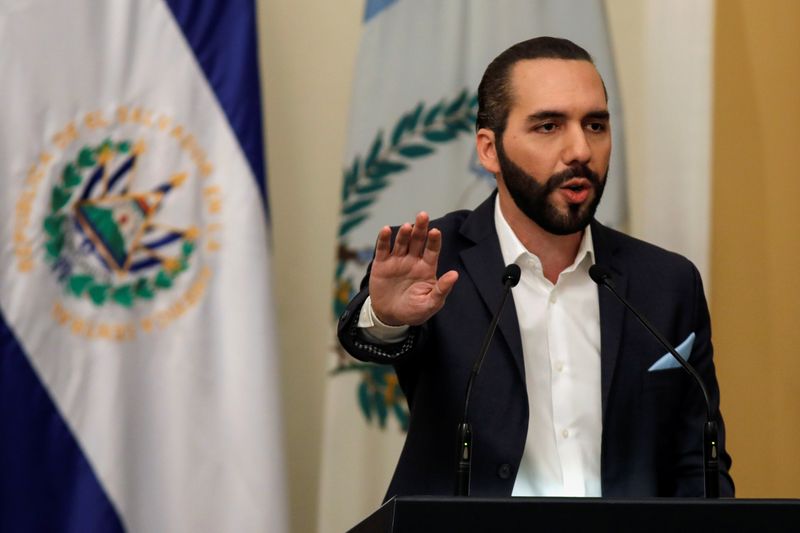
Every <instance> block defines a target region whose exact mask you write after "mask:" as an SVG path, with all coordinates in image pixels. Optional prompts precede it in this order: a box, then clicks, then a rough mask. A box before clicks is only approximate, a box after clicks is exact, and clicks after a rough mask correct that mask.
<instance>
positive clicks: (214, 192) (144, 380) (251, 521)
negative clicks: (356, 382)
mask: <svg viewBox="0 0 800 533" xmlns="http://www.w3.org/2000/svg"><path fill="white" fill-rule="evenodd" d="M0 48H2V50H3V53H2V54H0V78H2V79H3V83H2V84H0V102H2V105H0V185H2V194H0V264H2V270H0V319H1V320H0V530H2V531H76V532H78V531H80V532H83V531H103V532H112V531H143V532H182V531H186V532H202V531H209V532H218V531H270V532H281V531H285V530H286V522H287V517H286V504H285V488H284V473H283V459H282V452H281V436H280V433H279V405H278V392H277V390H276V384H277V371H278V361H277V352H276V346H277V343H276V339H275V327H274V318H275V317H274V310H273V306H272V293H271V288H270V279H271V271H270V252H269V242H268V239H269V232H268V225H267V216H266V214H267V212H266V205H267V203H266V193H265V190H264V156H263V150H262V144H263V139H262V132H261V109H260V89H259V78H258V60H257V49H256V21H255V9H254V5H253V2H251V1H249V0H236V1H230V0H229V1H223V0H218V1H213V0H209V1H206V2H202V3H197V2H190V1H189V0H137V1H134V0H118V1H115V2H95V1H92V0H74V1H72V2H60V1H57V0H42V1H38V2H10V3H9V2H5V3H3V6H2V7H0Z"/></svg>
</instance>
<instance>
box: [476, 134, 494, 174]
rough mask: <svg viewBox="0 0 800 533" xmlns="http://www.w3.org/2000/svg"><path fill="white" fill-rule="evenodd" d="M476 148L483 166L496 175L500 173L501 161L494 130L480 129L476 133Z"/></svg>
mask: <svg viewBox="0 0 800 533" xmlns="http://www.w3.org/2000/svg"><path fill="white" fill-rule="evenodd" d="M475 150H476V151H477V152H478V159H480V162H481V165H482V166H483V168H485V169H486V170H487V171H489V172H491V173H492V174H494V175H495V176H496V175H498V174H500V162H499V161H498V160H497V146H496V145H495V138H494V132H493V131H492V130H490V129H488V128H481V129H479V130H478V133H476V134H475Z"/></svg>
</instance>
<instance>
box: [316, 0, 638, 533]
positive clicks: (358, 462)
mask: <svg viewBox="0 0 800 533" xmlns="http://www.w3.org/2000/svg"><path fill="white" fill-rule="evenodd" d="M364 8H365V9H364V24H363V33H362V37H361V44H360V47H359V52H358V61H357V66H356V74H355V79H354V81H353V99H352V104H351V109H350V128H349V132H348V142H347V148H346V152H345V155H344V162H343V172H342V175H343V179H342V208H341V221H340V225H339V235H338V237H339V242H338V246H337V251H338V253H337V263H336V271H335V273H334V277H335V288H336V290H335V294H334V298H333V310H334V313H333V314H334V317H338V316H339V314H340V313H341V312H342V311H343V310H344V307H345V306H346V305H347V302H348V300H350V298H352V296H353V295H354V294H355V293H356V292H357V290H358V289H357V288H358V285H359V282H360V281H361V278H362V277H363V276H364V273H365V272H366V269H367V264H368V263H369V261H370V259H371V258H372V251H373V248H374V246H375V238H376V237H377V235H378V231H379V230H380V228H381V227H382V226H384V225H387V224H388V225H399V224H402V223H403V222H411V221H413V220H414V215H415V214H416V213H417V212H418V211H422V210H424V211H427V212H428V213H429V214H430V215H431V218H436V217H439V216H442V215H444V214H445V213H447V212H449V211H454V210H457V209H473V208H475V207H476V206H477V205H478V204H479V203H480V202H481V201H482V200H484V199H485V198H486V197H487V196H489V194H490V193H491V191H492V190H493V189H494V188H495V185H496V183H495V180H494V176H492V175H491V174H489V173H488V172H486V171H485V170H483V168H482V167H481V166H480V163H479V162H478V160H477V155H476V153H475V114H476V112H477V95H476V92H477V88H478V83H479V82H480V79H481V76H482V74H483V71H484V69H485V68H486V66H487V65H488V64H489V62H490V61H491V60H492V59H493V58H494V57H495V56H497V55H498V54H499V53H500V52H502V51H503V50H505V49H506V48H508V47H509V46H511V45H512V44H514V43H517V42H519V41H523V40H525V39H530V38H531V37H536V36H539V35H552V36H556V37H565V38H568V39H571V40H573V41H574V42H576V43H578V44H579V45H582V46H583V47H585V48H586V49H587V50H588V51H589V53H591V54H592V56H593V57H594V59H595V62H596V64H597V68H598V70H599V71H600V73H601V74H602V76H603V79H604V81H605V84H606V87H607V89H608V93H609V110H610V112H611V116H612V119H611V120H612V123H613V125H614V126H613V128H612V132H613V137H614V140H613V143H614V154H613V156H612V162H611V171H610V173H609V176H608V186H607V187H606V192H605V195H604V196H603V202H602V203H601V205H600V209H599V210H598V218H599V219H600V220H601V221H602V222H604V223H606V224H608V225H611V226H612V227H622V226H624V225H625V223H626V221H627V208H626V201H625V197H626V186H625V152H624V142H623V135H622V120H621V105H620V99H619V91H618V85H617V80H616V77H615V72H614V63H613V58H612V54H611V46H610V44H611V43H610V39H609V35H608V32H607V27H606V19H605V11H604V5H603V2H602V1H601V0H537V1H535V2H534V1H531V0H504V1H502V2H490V1H486V0H437V1H435V2H433V1H430V0H366V1H365V4H364ZM477 349H478V347H477V346H476V347H475V350H476V352H477ZM407 424H408V407H407V404H406V400H405V397H404V396H403V393H402V391H401V389H400V387H399V385H398V380H397V376H396V375H395V373H394V371H393V369H392V367H391V366H388V365H386V366H381V365H371V364H365V363H361V362H359V361H356V360H354V359H352V358H350V357H349V356H348V355H346V354H345V353H344V352H343V351H342V350H339V351H338V352H336V353H334V354H333V355H332V356H331V357H330V378H329V379H328V382H327V390H326V405H325V429H324V436H323V445H322V472H321V489H320V518H319V531H320V533H334V532H338V531H343V530H345V529H346V528H348V527H351V526H353V525H354V524H356V522H357V521H358V520H359V519H360V518H363V517H364V516H366V515H367V514H368V513H370V512H372V511H373V510H375V509H376V508H377V507H378V505H379V504H380V502H381V499H382V498H383V496H384V494H385V493H386V488H387V487H388V485H389V480H390V478H391V475H392V472H393V471H394V467H395V465H396V464H397V458H398V457H399V455H400V451H401V449H402V446H403V442H404V438H405V430H406V426H407ZM453 438H454V439H455V428H453ZM454 442H455V440H454ZM454 453H455V452H454Z"/></svg>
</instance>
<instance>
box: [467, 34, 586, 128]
mask: <svg viewBox="0 0 800 533" xmlns="http://www.w3.org/2000/svg"><path fill="white" fill-rule="evenodd" d="M526 59H573V60H577V61H588V62H589V63H592V64H594V61H593V60H592V56H590V55H589V52H587V51H586V50H584V49H583V48H581V47H580V46H578V45H577V44H575V43H573V42H572V41H568V40H567V39H559V38H558V37H536V38H534V39H528V40H527V41H522V42H521V43H517V44H515V45H514V46H512V47H511V48H509V49H507V50H506V51H505V52H503V53H501V54H500V55H499V56H497V57H496V58H494V60H493V61H492V62H491V63H489V66H488V67H486V71H485V72H484V73H483V78H481V83H480V85H479V86H478V117H477V119H476V120H475V130H476V131H477V130H479V129H481V128H488V129H490V130H492V131H493V132H494V133H495V135H497V136H502V134H503V131H505V129H506V120H507V119H508V112H509V110H510V109H511V98H512V94H511V68H512V67H513V66H514V65H515V64H516V63H517V62H518V61H523V60H526Z"/></svg>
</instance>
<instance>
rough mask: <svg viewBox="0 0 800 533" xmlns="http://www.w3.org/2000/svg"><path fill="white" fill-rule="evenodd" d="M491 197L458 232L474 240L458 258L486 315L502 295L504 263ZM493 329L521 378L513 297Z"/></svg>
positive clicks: (520, 348) (494, 309) (519, 346)
mask: <svg viewBox="0 0 800 533" xmlns="http://www.w3.org/2000/svg"><path fill="white" fill-rule="evenodd" d="M495 196H496V193H495V194H493V195H492V196H490V197H489V198H488V199H487V200H486V201H484V202H483V203H482V204H481V205H480V206H478V207H477V208H476V209H475V211H473V212H472V214H471V215H470V216H469V217H467V219H466V220H465V221H464V224H463V225H462V226H461V234H462V235H463V236H464V237H466V238H468V239H469V240H471V241H472V242H474V243H475V244H474V246H471V247H468V248H465V249H464V250H462V251H461V253H460V256H461V261H462V262H463V264H464V269H465V270H466V272H467V274H468V275H469V277H470V279H471V280H472V282H473V283H474V284H475V287H476V288H477V289H478V293H479V294H480V296H481V299H482V300H483V302H484V303H485V304H486V307H487V309H488V311H489V314H490V316H491V315H492V314H494V313H495V311H497V307H498V306H499V305H500V301H501V299H502V296H503V286H502V276H503V269H504V266H505V265H504V263H503V254H502V252H501V251H500V241H499V240H498V238H497V231H496V230H495V227H494V202H495ZM487 326H488V322H487ZM497 328H498V329H499V330H500V333H501V335H502V337H503V338H504V339H505V341H506V343H507V344H508V346H509V348H510V349H511V357H512V358H513V359H514V363H515V365H516V367H517V370H518V371H519V375H520V378H522V379H523V381H524V379H525V366H524V363H523V359H522V339H521V337H520V333H519V323H518V320H517V310H516V308H515V307H514V302H513V296H510V297H509V299H508V300H507V301H506V303H505V307H504V308H503V312H502V313H501V315H500V320H499V321H498V323H497ZM497 341H498V339H495V340H493V341H492V342H493V343H496V342H497ZM476 349H477V347H476Z"/></svg>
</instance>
